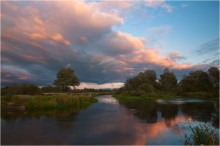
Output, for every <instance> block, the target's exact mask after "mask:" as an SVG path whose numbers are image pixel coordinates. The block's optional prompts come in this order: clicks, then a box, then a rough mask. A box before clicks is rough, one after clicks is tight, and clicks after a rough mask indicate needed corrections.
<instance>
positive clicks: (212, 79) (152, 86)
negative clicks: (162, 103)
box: [117, 67, 219, 97]
mask: <svg viewBox="0 0 220 146" xmlns="http://www.w3.org/2000/svg"><path fill="white" fill-rule="evenodd" d="M117 94H125V95H134V96H158V95H172V96H175V95H176V96H196V97H218V95H219V69H218V68H217V67H210V68H209V69H208V71H207V72H205V71H203V70H196V71H191V72H190V73H189V74H188V75H186V76H184V77H183V78H182V80H180V81H178V80H177V78H176V75H175V74H174V73H173V72H171V71H170V70H169V69H168V68H166V69H164V71H163V74H161V75H160V79H157V75H156V72H155V71H154V70H146V71H145V72H140V73H139V74H138V75H137V76H134V77H132V78H129V79H128V80H127V81H126V82H125V85H124V87H122V88H120V89H119V90H118V91H117Z"/></svg>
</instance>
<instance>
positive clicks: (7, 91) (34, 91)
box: [1, 84, 41, 95]
mask: <svg viewBox="0 0 220 146" xmlns="http://www.w3.org/2000/svg"><path fill="white" fill-rule="evenodd" d="M15 94H22V95H38V94H41V90H40V88H38V87H37V86H36V85H34V84H22V85H12V86H6V87H3V88H1V95H15Z"/></svg>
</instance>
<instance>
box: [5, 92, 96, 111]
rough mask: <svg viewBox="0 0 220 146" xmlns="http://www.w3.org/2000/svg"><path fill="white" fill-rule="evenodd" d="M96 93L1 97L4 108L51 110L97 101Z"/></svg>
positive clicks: (85, 105)
mask: <svg viewBox="0 0 220 146" xmlns="http://www.w3.org/2000/svg"><path fill="white" fill-rule="evenodd" d="M94 96H96V94H86V93H84V94H50V95H11V96H2V97H1V108H2V111H4V110H10V109H11V110H26V111H32V110H51V109H67V108H74V109H75V110H80V109H83V108H86V107H88V106H89V105H91V104H92V103H95V102H97V99H96V98H94Z"/></svg>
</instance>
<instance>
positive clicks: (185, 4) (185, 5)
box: [181, 3, 189, 8]
mask: <svg viewBox="0 0 220 146" xmlns="http://www.w3.org/2000/svg"><path fill="white" fill-rule="evenodd" d="M188 6H189V4H188V3H182V4H181V8H186V7H188Z"/></svg>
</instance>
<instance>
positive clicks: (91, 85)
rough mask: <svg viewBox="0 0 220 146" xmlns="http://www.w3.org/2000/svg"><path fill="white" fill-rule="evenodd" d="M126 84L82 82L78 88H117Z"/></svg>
mask: <svg viewBox="0 0 220 146" xmlns="http://www.w3.org/2000/svg"><path fill="white" fill-rule="evenodd" d="M123 85H124V83H122V82H113V83H105V84H97V83H85V82H82V83H80V85H79V86H78V87H76V88H77V89H84V88H93V89H115V88H120V87H122V86H123Z"/></svg>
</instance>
